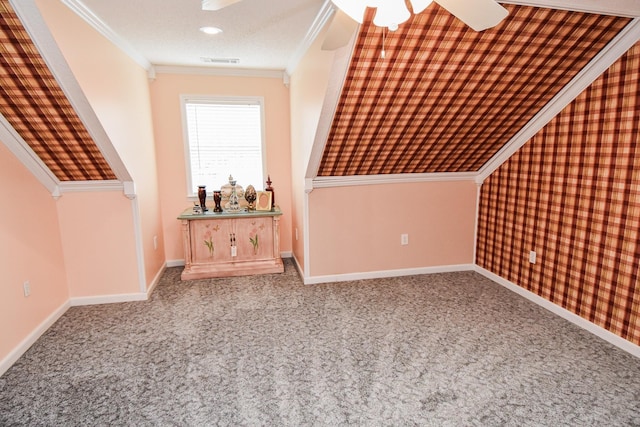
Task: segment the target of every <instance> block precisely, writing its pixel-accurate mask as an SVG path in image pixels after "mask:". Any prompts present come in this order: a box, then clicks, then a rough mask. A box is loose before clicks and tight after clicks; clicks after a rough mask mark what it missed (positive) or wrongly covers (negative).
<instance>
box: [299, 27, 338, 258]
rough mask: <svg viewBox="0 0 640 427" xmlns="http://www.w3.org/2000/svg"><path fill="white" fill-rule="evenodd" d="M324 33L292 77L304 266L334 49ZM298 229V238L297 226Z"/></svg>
mask: <svg viewBox="0 0 640 427" xmlns="http://www.w3.org/2000/svg"><path fill="white" fill-rule="evenodd" d="M323 41H324V34H321V35H320V36H319V37H318V38H317V39H316V41H315V43H313V44H312V45H311V47H310V48H309V50H308V51H307V52H306V54H305V56H304V57H303V58H302V59H301V60H300V63H299V64H298V66H297V67H296V69H295V71H294V72H293V74H292V75H291V78H290V86H289V87H290V99H291V101H290V102H291V176H292V214H293V215H292V219H293V222H292V230H293V242H292V247H293V256H294V257H295V259H296V261H297V262H298V264H299V265H300V267H301V268H302V269H303V270H304V268H305V262H306V254H305V252H304V251H305V249H304V243H305V241H304V239H305V236H304V229H305V224H304V218H305V215H306V212H305V206H304V203H305V199H306V197H307V196H306V194H305V190H304V183H305V173H306V171H307V166H308V164H309V156H310V152H311V148H312V146H313V141H314V138H315V135H316V129H317V127H318V120H319V118H320V111H321V109H322V104H323V102H324V98H325V93H326V91H327V87H328V82H329V75H330V71H331V65H332V63H333V57H334V53H333V52H330V51H326V50H322V49H321V45H322V42H323ZM296 229H297V230H298V239H296V238H295V236H296V235H295V230H296Z"/></svg>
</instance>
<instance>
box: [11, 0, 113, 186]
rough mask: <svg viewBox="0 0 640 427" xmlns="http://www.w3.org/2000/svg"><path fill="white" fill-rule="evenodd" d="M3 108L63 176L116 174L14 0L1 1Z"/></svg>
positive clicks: (93, 177) (67, 178)
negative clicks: (39, 47)
mask: <svg viewBox="0 0 640 427" xmlns="http://www.w3.org/2000/svg"><path fill="white" fill-rule="evenodd" d="M0 93H1V94H2V96H1V97H0V113H2V115H3V116H4V118H5V119H6V120H7V122H9V124H10V125H11V126H12V127H13V128H14V129H15V130H16V132H17V133H18V134H19V135H20V136H21V137H22V139H23V140H24V141H25V142H26V143H27V145H29V147H30V148H31V149H32V150H33V152H34V153H35V154H36V155H37V156H38V157H39V158H40V160H42V162H43V163H44V164H45V165H46V166H47V167H48V168H49V170H50V171H51V172H52V173H53V175H55V177H56V178H57V179H58V180H60V181H88V180H109V179H116V176H115V174H114V172H113V171H112V170H111V167H110V166H109V164H108V163H107V161H106V160H105V158H104V157H103V155H102V153H101V152H100V150H99V149H98V146H97V145H96V144H95V142H94V141H93V139H92V138H91V136H90V134H89V132H88V131H87V129H86V127H85V126H84V124H83V123H82V122H81V121H80V119H79V117H78V115H77V114H76V112H75V110H74V109H73V107H72V106H71V103H70V102H69V100H68V99H67V97H66V96H65V94H64V92H63V91H62V89H61V88H60V86H59V85H58V83H57V81H56V80H55V78H54V77H53V75H52V74H51V71H50V70H49V68H48V67H47V64H46V63H45V61H44V60H43V58H42V56H40V53H39V52H38V50H37V49H36V47H35V45H34V44H33V42H32V40H31V38H30V37H29V34H28V33H27V31H26V30H25V29H24V27H23V26H22V23H21V22H20V20H19V19H18V17H17V16H16V14H15V12H14V11H13V8H12V7H11V5H10V4H9V1H8V0H0Z"/></svg>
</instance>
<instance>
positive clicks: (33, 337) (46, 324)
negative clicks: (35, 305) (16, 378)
mask: <svg viewBox="0 0 640 427" xmlns="http://www.w3.org/2000/svg"><path fill="white" fill-rule="evenodd" d="M69 307H70V305H69V302H68V301H65V303H64V304H62V305H61V306H60V307H58V308H57V309H56V310H54V312H53V313H51V314H50V315H49V316H47V318H46V319H44V320H43V321H42V323H40V324H39V325H38V326H37V327H36V328H35V329H34V330H33V331H31V333H30V334H29V335H27V337H26V338H25V339H23V340H22V342H20V344H18V346H17V347H16V348H14V349H13V350H11V352H10V353H9V354H8V355H7V356H6V357H5V358H4V359H2V361H0V375H2V374H4V373H5V372H7V370H8V369H9V368H10V367H11V366H13V364H14V363H16V361H17V360H18V359H19V358H20V357H21V356H22V355H23V354H24V353H25V352H26V351H27V350H29V347H31V346H32V345H33V343H35V342H36V341H37V340H38V338H40V336H42V334H44V333H45V332H46V331H47V329H49V328H50V327H51V325H53V324H54V323H55V322H56V321H57V320H58V319H59V318H60V316H62V315H63V314H64V313H65V312H66V311H67V310H68V309H69Z"/></svg>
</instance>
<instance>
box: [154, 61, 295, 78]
mask: <svg viewBox="0 0 640 427" xmlns="http://www.w3.org/2000/svg"><path fill="white" fill-rule="evenodd" d="M154 69H155V72H156V75H157V74H199V75H206V76H225V77H263V78H268V79H283V80H284V75H285V73H284V71H283V70H267V69H259V68H255V69H254V68H221V67H205V66H202V67H198V66H183V65H155V66H154Z"/></svg>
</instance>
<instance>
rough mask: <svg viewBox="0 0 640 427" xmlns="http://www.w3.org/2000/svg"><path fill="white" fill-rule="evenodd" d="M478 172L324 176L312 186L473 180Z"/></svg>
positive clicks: (315, 179)
mask: <svg viewBox="0 0 640 427" xmlns="http://www.w3.org/2000/svg"><path fill="white" fill-rule="evenodd" d="M477 175H478V174H477V173H476V172H439V173H405V174H388V175H352V176H323V177H316V178H314V179H313V181H312V188H313V189H315V188H331V187H349V186H358V185H375V184H400V183H413V182H448V181H473V180H475V178H476V176H477Z"/></svg>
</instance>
